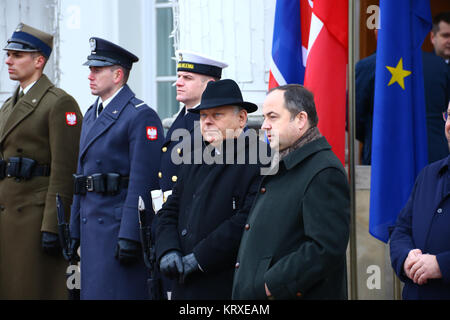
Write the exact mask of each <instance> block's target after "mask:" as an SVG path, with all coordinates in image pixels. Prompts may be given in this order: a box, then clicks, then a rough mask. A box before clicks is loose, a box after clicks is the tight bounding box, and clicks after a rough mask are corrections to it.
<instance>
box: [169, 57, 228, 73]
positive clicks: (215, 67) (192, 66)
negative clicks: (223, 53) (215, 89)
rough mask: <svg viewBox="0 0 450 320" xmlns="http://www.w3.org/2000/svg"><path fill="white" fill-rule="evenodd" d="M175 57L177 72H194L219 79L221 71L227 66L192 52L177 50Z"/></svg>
mask: <svg viewBox="0 0 450 320" xmlns="http://www.w3.org/2000/svg"><path fill="white" fill-rule="evenodd" d="M176 55H177V59H178V63H177V71H188V72H194V73H199V74H204V75H208V76H212V77H216V78H219V79H220V78H221V77H222V69H223V68H226V67H228V64H227V63H225V62H223V61H220V60H216V59H213V58H210V57H207V56H205V55H202V54H199V53H197V52H193V51H188V50H177V52H176Z"/></svg>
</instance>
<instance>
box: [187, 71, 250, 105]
mask: <svg viewBox="0 0 450 320" xmlns="http://www.w3.org/2000/svg"><path fill="white" fill-rule="evenodd" d="M223 106H239V107H242V108H244V109H245V110H247V112H248V113H252V112H255V111H256V110H258V106H257V105H256V104H254V103H251V102H246V101H244V99H243V98H242V93H241V89H239V86H238V84H237V83H236V82H235V81H233V80H231V79H224V80H219V81H210V82H208V84H207V85H206V89H205V91H203V94H202V101H201V102H200V105H199V106H198V107H196V108H191V109H188V110H189V112H193V113H200V111H201V110H205V109H213V108H218V107H223Z"/></svg>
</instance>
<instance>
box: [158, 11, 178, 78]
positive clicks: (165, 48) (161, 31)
mask: <svg viewBox="0 0 450 320" xmlns="http://www.w3.org/2000/svg"><path fill="white" fill-rule="evenodd" d="M156 26H157V32H156V33H157V35H156V41H157V42H156V57H157V58H156V63H157V64H156V75H157V76H158V77H160V76H173V75H175V60H172V57H174V56H175V53H174V49H173V38H169V35H170V33H171V32H172V29H173V22H172V9H171V8H158V9H156Z"/></svg>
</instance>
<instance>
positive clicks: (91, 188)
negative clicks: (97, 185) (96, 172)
mask: <svg viewBox="0 0 450 320" xmlns="http://www.w3.org/2000/svg"><path fill="white" fill-rule="evenodd" d="M86 190H87V191H89V192H92V191H94V183H93V181H92V176H88V177H86Z"/></svg>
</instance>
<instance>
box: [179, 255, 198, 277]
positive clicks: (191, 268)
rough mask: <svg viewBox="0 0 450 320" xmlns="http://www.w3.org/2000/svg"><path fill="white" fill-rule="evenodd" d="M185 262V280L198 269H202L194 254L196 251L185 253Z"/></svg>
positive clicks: (183, 260)
mask: <svg viewBox="0 0 450 320" xmlns="http://www.w3.org/2000/svg"><path fill="white" fill-rule="evenodd" d="M182 262H183V269H184V274H183V282H184V280H185V279H186V277H187V276H188V275H189V274H191V273H193V272H195V271H197V270H200V268H199V265H198V261H197V259H196V258H195V256H194V253H190V254H188V255H185V256H184V257H183V259H182Z"/></svg>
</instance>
